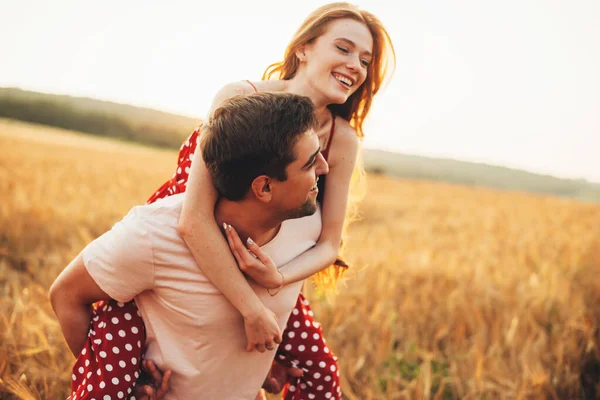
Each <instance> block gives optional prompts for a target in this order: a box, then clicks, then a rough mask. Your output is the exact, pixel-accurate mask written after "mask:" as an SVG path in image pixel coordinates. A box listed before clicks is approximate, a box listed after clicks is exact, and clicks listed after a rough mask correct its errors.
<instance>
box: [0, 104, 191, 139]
mask: <svg viewBox="0 0 600 400" xmlns="http://www.w3.org/2000/svg"><path fill="white" fill-rule="evenodd" d="M0 117H4V118H12V119H17V120H21V121H27V122H33V123H38V124H44V125H50V126H54V127H57V128H63V129H69V130H74V131H80V132H86V133H90V134H93V135H98V136H107V137H114V138H119V139H124V140H129V141H136V142H141V143H145V144H149V145H153V146H160V147H169V148H178V147H179V146H180V145H181V132H176V131H175V130H173V129H170V128H169V127H167V126H152V125H150V124H143V125H141V124H138V125H135V124H132V123H130V122H128V121H126V120H125V119H123V118H121V117H118V116H115V115H110V114H106V113H103V112H101V111H98V112H95V111H82V110H76V109H74V107H73V106H72V105H70V104H64V103H60V102H55V101H48V100H42V99H39V100H38V99H19V98H10V97H9V98H6V97H5V98H0Z"/></svg>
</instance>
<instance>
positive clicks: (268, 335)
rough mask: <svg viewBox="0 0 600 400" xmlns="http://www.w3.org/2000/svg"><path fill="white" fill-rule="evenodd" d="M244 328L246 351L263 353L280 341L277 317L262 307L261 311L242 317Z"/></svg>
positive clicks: (272, 348) (273, 347)
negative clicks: (246, 342) (246, 341)
mask: <svg viewBox="0 0 600 400" xmlns="http://www.w3.org/2000/svg"><path fill="white" fill-rule="evenodd" d="M244 329H245V330H246V338H247V339H248V344H247V345H246V351H253V350H255V349H256V350H258V351H259V352H261V353H264V352H265V351H267V350H274V349H275V345H276V344H279V343H281V331H280V329H279V324H278V323H277V317H276V316H275V313H273V311H271V310H269V309H268V308H266V307H263V309H262V311H261V312H259V313H258V314H256V315H253V316H250V317H244Z"/></svg>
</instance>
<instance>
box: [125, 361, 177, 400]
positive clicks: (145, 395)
mask: <svg viewBox="0 0 600 400" xmlns="http://www.w3.org/2000/svg"><path fill="white" fill-rule="evenodd" d="M170 378H171V370H167V371H166V372H165V373H164V375H163V373H162V371H161V370H160V369H158V367H157V366H156V365H155V364H154V362H153V361H151V360H143V361H142V374H141V375H140V378H139V379H138V381H137V383H136V386H135V387H134V388H133V395H134V396H135V398H136V399H140V400H162V399H163V398H164V397H165V395H166V394H167V392H168V391H169V379H170Z"/></svg>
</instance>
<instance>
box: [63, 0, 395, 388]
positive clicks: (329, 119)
mask: <svg viewBox="0 0 600 400" xmlns="http://www.w3.org/2000/svg"><path fill="white" fill-rule="evenodd" d="M394 59H395V54H394V50H393V46H392V44H391V41H390V38H389V36H388V34H387V32H386V30H385V29H384V28H383V26H382V24H381V22H380V21H379V20H378V19H377V18H376V17H375V16H373V15H372V14H370V13H368V12H366V11H362V10H359V9H358V8H357V7H355V6H353V5H350V4H347V3H332V4H329V5H325V6H323V7H321V8H319V9H317V10H315V11H314V12H313V13H312V14H310V15H309V16H308V18H307V19H306V20H305V21H304V23H303V24H302V26H301V27H300V29H299V30H298V31H297V32H296V34H295V35H294V38H293V39H292V41H291V43H290V44H289V45H288V47H287V49H286V52H285V56H284V60H283V61H282V62H280V63H275V64H273V65H271V66H269V67H268V68H267V70H266V71H265V73H264V75H263V80H262V81H260V82H249V81H244V82H236V83H232V84H229V85H226V86H225V87H224V88H223V89H221V90H220V91H219V92H218V93H217V95H216V96H215V98H214V100H213V104H212V107H211V112H212V110H214V109H215V108H217V107H218V105H219V104H221V102H222V101H224V100H225V99H227V98H229V97H231V96H233V95H236V94H246V93H252V92H255V91H272V92H278V91H285V92H291V93H296V94H302V95H305V96H308V97H310V98H311V100H312V101H313V102H314V104H315V106H316V110H317V118H318V119H319V123H320V124H319V128H318V131H317V134H318V136H319V139H320V142H321V148H322V149H323V150H322V151H323V155H324V156H325V157H326V159H327V161H328V163H329V174H328V176H327V184H326V185H324V182H325V180H324V179H321V180H320V182H319V183H320V186H321V187H320V189H321V190H320V193H319V197H320V201H321V205H322V213H323V230H322V233H321V237H320V239H319V242H318V243H317V245H316V246H315V247H314V248H312V249H311V250H309V251H307V252H305V253H304V254H302V255H301V256H299V257H297V258H296V259H295V260H293V261H291V262H290V263H288V264H287V265H285V266H283V267H281V268H280V269H279V270H277V268H275V266H274V265H273V264H272V262H271V261H270V260H269V259H268V257H266V256H265V255H264V254H262V253H261V252H260V250H259V249H258V248H257V247H256V246H255V245H252V244H248V245H247V246H245V245H244V244H242V243H241V242H240V241H239V239H236V237H237V236H236V235H235V230H233V231H231V232H229V231H228V230H226V232H227V240H228V242H225V241H224V240H223V232H222V231H221V230H220V228H219V227H218V226H217V224H216V222H215V220H214V215H213V209H214V205H215V202H216V201H217V193H216V190H215V189H214V187H213V186H212V184H211V181H210V179H209V177H208V173H207V169H206V166H205V164H204V161H203V160H202V157H201V152H199V151H198V152H195V147H196V143H197V138H198V135H199V134H200V131H199V129H198V130H196V131H194V132H193V133H192V135H191V136H190V138H189V139H188V140H187V141H186V143H184V145H183V146H182V148H181V150H180V153H179V159H178V168H177V172H176V174H175V175H174V176H173V178H172V179H171V180H169V181H168V182H166V183H165V184H164V185H163V186H162V187H161V188H160V189H159V190H158V191H157V192H156V193H155V194H154V195H153V196H152V197H150V199H149V200H148V202H149V203H150V202H153V201H156V200H158V199H160V198H163V197H166V196H169V195H172V194H175V193H181V192H184V191H185V193H186V194H185V201H184V206H183V211H182V214H181V220H180V233H181V235H182V236H183V238H184V239H185V241H186V243H187V245H188V247H189V249H190V250H191V252H192V254H193V255H194V258H195V259H196V261H197V263H198V265H199V267H201V268H202V269H203V271H204V272H205V274H206V275H207V276H208V277H209V278H210V279H211V281H212V282H213V284H214V285H215V286H216V287H217V288H218V289H219V290H220V291H221V292H222V293H223V294H224V295H225V296H226V297H227V298H228V299H229V300H230V302H231V303H232V304H233V305H234V306H235V307H236V308H237V309H238V310H239V311H240V313H241V315H242V316H243V317H244V321H245V328H246V334H247V338H248V347H247V349H248V350H249V351H252V350H258V351H261V352H263V351H267V350H272V349H274V347H275V345H276V344H277V343H280V342H281V344H280V345H279V348H278V350H277V355H276V358H275V359H276V360H277V361H278V362H279V363H281V364H282V365H284V366H286V367H296V368H299V369H301V370H302V371H304V374H303V376H302V377H296V378H293V379H291V380H290V382H289V383H290V384H289V385H288V386H287V387H286V393H285V398H286V399H300V398H323V399H324V398H340V397H341V389H340V387H339V372H338V366H337V359H336V358H335V356H334V355H333V354H332V352H331V351H330V350H329V348H328V347H327V345H326V342H325V339H324V338H323V336H322V331H321V328H320V325H319V324H318V323H317V322H315V321H314V320H313V318H312V317H313V313H312V311H311V310H310V307H309V305H308V302H307V301H306V299H305V298H304V297H303V296H302V295H300V296H299V298H298V301H297V304H296V307H295V309H294V310H293V312H292V315H291V316H290V319H289V321H288V325H287V329H286V331H285V332H284V334H283V335H281V334H280V332H279V328H278V326H277V323H276V321H275V319H274V317H273V314H272V313H271V312H270V311H269V310H268V309H266V308H265V307H264V306H263V304H262V303H261V302H260V301H259V300H258V297H256V295H255V293H254V292H253V291H252V290H251V288H250V286H249V285H248V282H247V280H246V277H245V276H244V275H243V274H242V273H241V272H240V270H242V271H243V272H244V273H246V274H247V275H248V276H250V277H251V278H252V279H254V280H255V281H256V282H257V283H258V284H260V285H261V286H264V287H266V288H268V289H272V293H273V295H276V293H277V290H278V289H279V288H281V286H283V285H284V284H288V283H292V282H297V281H299V280H303V279H306V278H308V277H310V276H313V275H314V274H315V273H320V276H321V277H322V278H325V280H327V279H329V280H331V277H334V278H335V277H337V276H339V272H340V271H343V269H345V268H346V267H347V265H346V264H345V263H344V262H343V261H342V260H340V259H339V258H337V255H338V253H339V250H340V245H341V238H342V232H343V228H344V224H345V222H348V218H347V215H346V214H347V213H348V210H349V208H348V203H349V201H348V199H349V188H350V183H351V180H352V178H353V176H354V174H353V173H354V172H361V166H360V165H357V164H356V158H357V153H358V148H359V142H360V139H361V138H362V137H363V129H362V125H363V122H364V119H365V117H366V116H367V114H368V112H369V110H370V107H371V103H372V99H373V96H374V95H375V94H376V93H377V92H378V91H379V89H380V88H381V86H382V84H383V82H384V80H385V79H386V77H387V67H388V61H394ZM192 161H193V162H192ZM188 176H189V181H188ZM324 186H325V187H324ZM325 188H326V190H323V189H325ZM228 244H229V246H228ZM251 254H253V255H255V256H256V257H248V255H251ZM329 266H332V267H331V268H329V269H328V267H329ZM238 267H239V268H238ZM116 313H118V314H119V315H118V316H119V317H120V316H122V315H125V314H126V315H127V316H128V317H129V318H128V319H127V320H126V322H125V323H126V325H127V327H128V328H129V329H133V328H135V331H136V332H142V331H143V321H142V320H141V318H140V317H139V314H138V313H136V310H135V305H134V304H133V303H129V304H125V305H122V304H119V306H115V305H111V304H107V305H102V306H101V307H98V308H96V311H95V314H94V316H93V320H92V327H91V329H90V332H94V330H95V329H96V328H97V326H98V325H100V328H101V329H102V330H103V332H106V331H107V330H108V331H109V335H110V337H111V338H115V339H118V337H119V336H118V334H119V331H120V329H122V326H121V327H113V326H112V325H111V324H110V323H109V324H108V326H107V323H106V321H110V320H111V319H112V318H113V314H116ZM119 320H120V321H121V322H120V324H123V323H124V319H123V318H119ZM111 330H114V332H111ZM92 336H93V335H90V339H89V340H88V343H87V344H86V346H85V347H84V349H83V350H82V352H81V354H80V356H79V357H78V360H77V363H76V365H75V367H74V369H73V371H74V372H73V391H74V396H73V398H75V396H76V398H82V395H83V396H85V395H87V394H89V392H90V391H89V390H88V393H85V388H86V381H87V383H88V386H89V387H91V388H95V387H97V386H96V385H95V382H94V383H93V384H91V383H89V382H90V379H95V378H96V375H95V374H93V373H92V374H90V373H89V372H90V371H87V370H86V367H87V365H86V363H88V364H89V360H90V359H93V358H95V359H98V357H97V354H101V356H100V361H103V358H104V360H109V359H110V360H112V361H111V365H113V364H119V365H121V366H122V368H121V369H115V368H111V371H110V374H109V373H107V372H106V371H104V370H102V374H103V376H105V375H106V376H107V377H111V376H114V378H111V379H115V378H116V380H115V382H118V384H115V385H113V386H115V388H110V389H111V393H115V396H116V397H117V398H122V396H124V395H126V393H127V394H128V393H130V392H131V389H132V386H133V383H132V381H131V379H129V380H128V379H119V377H126V376H127V377H130V378H131V376H132V375H133V376H134V377H137V375H138V374H139V371H138V370H137V369H138V366H139V361H140V358H141V352H142V349H139V350H136V349H133V351H134V352H136V353H135V354H133V353H130V352H129V353H127V354H128V355H127V356H128V358H131V362H122V361H123V360H121V359H120V358H119V355H118V354H112V353H111V354H109V355H107V352H104V350H103V346H106V345H107V342H108V341H100V342H94V340H92ZM96 341H97V339H96ZM142 342H143V341H142ZM108 346H110V344H108ZM107 348H109V347H107ZM129 351H131V350H129ZM102 354H103V355H104V357H102ZM132 355H133V357H132ZM98 371H101V368H98ZM98 376H100V375H98ZM82 388H83V392H84V393H83V394H82ZM102 389H103V390H104V391H103V392H102V393H105V391H106V390H108V389H109V388H108V387H106V385H105V387H103V388H102Z"/></svg>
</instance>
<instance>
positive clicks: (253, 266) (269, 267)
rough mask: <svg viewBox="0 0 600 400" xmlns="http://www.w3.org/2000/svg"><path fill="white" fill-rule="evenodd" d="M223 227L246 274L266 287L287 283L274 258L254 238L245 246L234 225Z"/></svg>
mask: <svg viewBox="0 0 600 400" xmlns="http://www.w3.org/2000/svg"><path fill="white" fill-rule="evenodd" d="M223 228H224V229H225V234H226V235H227V242H228V243H229V248H230V250H231V252H232V253H233V256H234V257H235V259H236V261H237V263H238V267H239V268H240V270H241V271H242V272H243V273H244V274H246V275H247V276H249V277H250V278H252V280H254V281H255V282H256V283H258V284H259V285H260V286H262V287H264V288H265V289H277V288H280V287H281V286H282V285H283V284H284V283H285V282H284V277H283V275H282V274H281V273H280V272H278V270H277V266H276V265H275V263H274V262H273V260H271V258H270V257H269V256H268V255H267V254H266V253H265V252H264V251H262V250H261V249H260V247H259V246H258V245H257V244H256V243H254V242H253V241H252V239H250V238H248V242H247V246H245V245H244V243H242V240H241V239H240V237H239V235H238V233H237V231H236V230H235V228H234V227H233V226H231V225H225V224H224V226H223Z"/></svg>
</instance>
